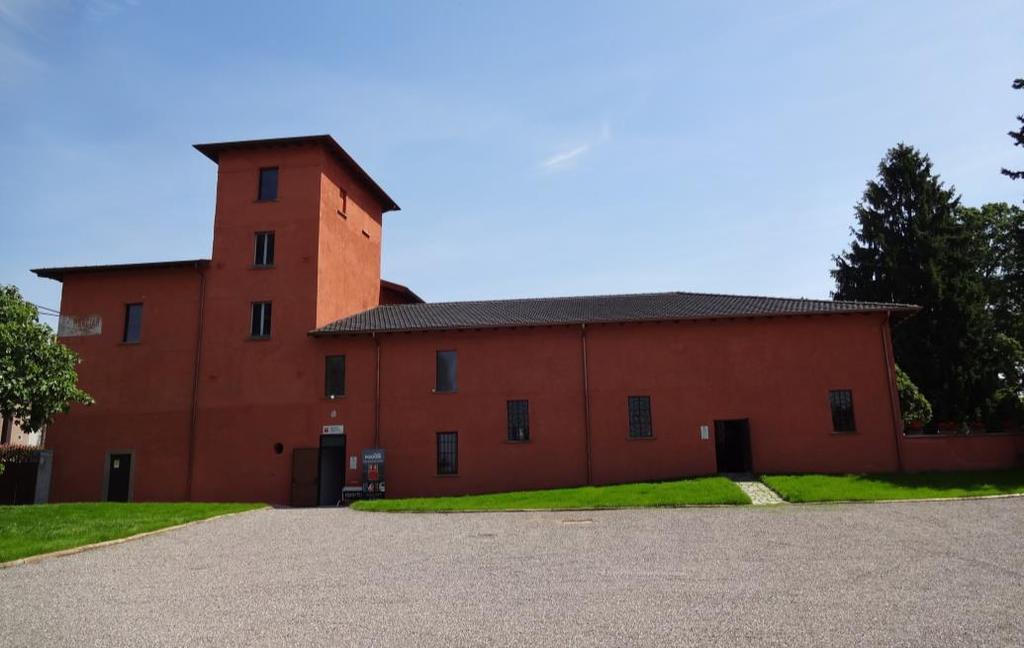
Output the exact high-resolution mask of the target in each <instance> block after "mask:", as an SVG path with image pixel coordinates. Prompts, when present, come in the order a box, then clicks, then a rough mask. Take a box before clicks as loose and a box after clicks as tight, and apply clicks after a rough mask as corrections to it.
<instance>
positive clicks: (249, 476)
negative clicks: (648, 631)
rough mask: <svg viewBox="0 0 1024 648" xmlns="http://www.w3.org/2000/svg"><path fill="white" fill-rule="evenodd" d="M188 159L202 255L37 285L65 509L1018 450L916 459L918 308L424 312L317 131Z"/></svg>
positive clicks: (374, 190)
mask: <svg viewBox="0 0 1024 648" xmlns="http://www.w3.org/2000/svg"><path fill="white" fill-rule="evenodd" d="M196 148H197V149H198V150H199V151H200V152H201V153H203V154H204V155H206V156H207V157H208V158H210V159H211V160H212V161H213V162H215V163H216V164H217V166H218V182H217V204H216V215H215V219H214V237H213V254H212V256H211V258H210V259H195V260H189V261H175V262H161V263H144V264H131V265H108V266H89V267H74V268H45V269H38V270H35V271H34V272H35V273H36V274H37V275H39V276H41V277H49V278H52V279H56V280H58V281H61V282H63V295H62V299H61V313H62V320H61V330H60V334H61V336H62V338H63V341H64V342H65V343H66V344H68V345H69V346H71V347H72V348H73V349H75V350H76V351H77V352H78V353H79V354H80V355H81V357H82V364H81V365H80V376H81V384H82V386H83V387H84V388H85V389H86V390H87V391H89V392H90V393H91V394H92V395H93V397H94V398H95V399H96V404H95V405H92V406H90V407H79V406H76V407H74V408H73V409H72V411H71V412H70V413H68V414H66V415H63V416H60V417H59V418H58V419H57V420H56V421H55V422H54V424H53V425H52V426H51V427H50V429H49V430H48V432H47V437H46V444H47V446H48V447H49V448H52V449H53V451H54V463H53V485H52V495H53V499H55V500H58V501H61V500H63V501H67V500H96V499H106V498H110V499H124V498H130V499H134V500H190V499H191V500H224V501H227V500H232V501H242V500H260V501H266V502H272V503H281V504H284V503H289V502H293V503H297V504H314V503H317V501H319V502H321V503H333V502H335V501H337V500H338V498H339V497H340V496H341V491H342V488H343V487H347V488H349V489H359V488H361V487H362V486H363V479H364V472H363V471H364V465H363V463H362V452H363V450H367V449H375V448H381V449H383V450H384V451H385V453H386V463H385V468H386V480H385V482H386V488H387V493H388V495H389V496H406V495H440V494H455V493H473V492H484V491H501V490H510V489H524V488H548V487H557V486H572V485H580V484H588V483H591V484H607V483H615V482H628V481H638V480H658V479H668V478H674V477H680V476H684V475H702V474H709V473H715V472H718V471H744V470H753V471H756V472H791V471H795V472H804V471H821V472H840V471H842V472H845V471H857V472H874V471H895V470H899V469H901V468H903V467H904V466H905V465H906V464H907V462H908V460H909V461H910V462H911V463H913V466H912V467H913V468H915V469H920V468H926V467H933V466H936V465H939V464H942V467H959V466H961V465H962V466H963V467H968V466H970V467H974V466H982V465H1001V464H1003V463H1006V461H1007V459H1006V457H1009V456H1011V455H1012V454H1013V453H1012V452H1010V451H1009V450H1008V449H1007V448H1008V446H1007V447H1003V446H998V447H997V446H993V448H992V449H989V450H986V449H981V450H978V449H977V448H973V447H972V449H971V451H970V452H971V453H973V454H971V456H970V458H969V460H965V462H958V461H959V460H958V459H957V457H958V456H959V455H958V453H957V451H955V450H952V451H950V450H942V449H938V450H936V449H935V448H929V449H928V450H927V452H926V453H925V455H927V456H924V455H921V453H920V452H917V451H915V450H913V449H908V447H907V445H906V444H907V440H906V439H905V438H904V437H903V435H902V425H901V424H900V413H899V404H898V400H897V397H896V392H895V386H894V381H893V361H892V352H891V345H890V339H889V327H890V324H891V323H892V321H893V320H894V319H895V318H898V317H902V316H906V315H908V314H911V313H912V311H913V310H914V308H913V307H910V306H905V305H898V304H875V303H855V302H834V301H814V300H802V299H773V298H765V297H737V296H724V295H706V294H693V293H661V294H639V295H617V296H597V297H572V298H555V299H525V300H506V301H483V302H461V303H429V304H428V303H423V302H422V300H421V299H419V298H418V297H417V296H416V295H415V294H414V293H413V292H411V291H410V290H409V289H407V288H405V287H404V286H401V285H398V284H394V283H390V282H388V281H383V280H382V279H381V276H380V259H381V240H382V234H383V222H384V214H386V213H389V212H393V211H397V210H398V206H397V205H396V204H395V202H394V201H393V200H392V199H391V198H390V197H389V196H388V194H387V193H385V192H384V190H383V189H381V187H380V186H378V185H377V184H376V183H375V182H374V181H373V179H371V178H370V176H369V175H368V174H367V173H366V172H365V171H363V169H361V168H360V167H359V165H358V164H356V162H355V161H354V160H353V159H352V158H351V157H350V156H349V155H348V154H347V153H346V152H345V151H344V150H343V149H342V148H341V147H340V146H339V145H338V144H337V143H336V142H335V141H334V140H333V139H332V138H331V137H329V136H316V137H298V138H288V139H275V140H258V141H247V142H226V143H218V144H203V145H198V146H196ZM1009 443H1016V440H1013V441H1010V442H1009ZM908 453H910V454H914V457H907V456H905V455H907V454H908ZM918 455H921V456H924V458H921V457H920V456H918ZM914 462H916V463H914ZM373 476H374V475H371V477H373ZM378 477H379V478H382V479H383V476H382V475H381V476H378Z"/></svg>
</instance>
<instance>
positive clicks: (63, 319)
mask: <svg viewBox="0 0 1024 648" xmlns="http://www.w3.org/2000/svg"><path fill="white" fill-rule="evenodd" d="M102 332H103V318H102V317H100V316H99V315H61V316H60V321H59V322H58V324H57V336H58V337H80V336H83V335H99V334H100V333H102Z"/></svg>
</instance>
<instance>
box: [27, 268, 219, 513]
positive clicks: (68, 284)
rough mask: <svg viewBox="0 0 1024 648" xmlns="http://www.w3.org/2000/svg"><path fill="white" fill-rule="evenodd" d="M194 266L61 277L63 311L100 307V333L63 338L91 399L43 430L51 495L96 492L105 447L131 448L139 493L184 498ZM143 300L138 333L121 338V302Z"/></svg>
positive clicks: (86, 496)
mask: <svg viewBox="0 0 1024 648" xmlns="http://www.w3.org/2000/svg"><path fill="white" fill-rule="evenodd" d="M199 279H200V275H199V271H198V270H197V269H194V268H178V269H169V270H166V269H165V270H145V271H138V272H119V273H96V274H81V275H72V276H69V277H66V278H65V281H64V290H63V294H62V296H61V312H62V313H65V314H69V313H70V314H76V315H99V316H100V318H101V322H102V324H101V333H100V334H99V335H87V336H76V337H65V338H63V339H62V342H64V344H66V345H68V346H69V347H71V348H72V349H74V350H75V351H76V352H78V354H79V356H80V357H81V359H82V362H81V364H80V365H79V366H78V373H79V382H80V384H81V385H82V386H83V387H84V388H85V389H86V390H87V391H88V392H89V394H90V395H92V397H93V398H94V399H95V401H96V403H95V404H94V405H90V406H81V405H76V406H73V407H72V409H71V412H70V413H68V414H65V415H61V416H58V417H57V419H56V420H55V421H54V423H53V424H52V425H51V426H50V427H49V429H48V430H47V434H46V446H47V447H48V448H52V449H53V451H54V465H53V483H52V491H51V492H52V493H53V497H54V498H55V499H56V500H94V499H102V498H103V493H102V490H103V471H104V467H105V462H106V454H107V452H109V451H112V450H131V449H134V450H135V451H136V455H135V459H134V461H135V470H136V475H139V476H143V475H145V476H146V477H144V478H142V477H140V478H139V479H137V480H136V481H135V483H134V488H133V494H134V498H135V499H137V500H182V499H187V492H186V489H185V476H186V467H187V448H188V445H187V442H188V429H189V418H190V412H191V402H192V389H191V387H192V375H193V366H194V359H195V344H196V332H197V323H198V322H197V317H198V305H199ZM129 303H142V304H143V320H142V335H141V339H140V341H139V342H138V343H137V344H126V343H124V342H122V340H123V335H124V317H125V305H126V304H129Z"/></svg>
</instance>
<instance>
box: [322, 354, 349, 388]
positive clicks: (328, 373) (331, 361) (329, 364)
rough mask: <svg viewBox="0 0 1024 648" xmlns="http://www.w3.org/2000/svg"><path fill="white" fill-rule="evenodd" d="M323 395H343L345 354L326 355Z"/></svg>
mask: <svg viewBox="0 0 1024 648" xmlns="http://www.w3.org/2000/svg"><path fill="white" fill-rule="evenodd" d="M325 364H326V367H325V377H324V395H325V396H327V397H328V398H334V397H335V396H344V395H345V356H343V355H334V356H327V361H326V363H325Z"/></svg>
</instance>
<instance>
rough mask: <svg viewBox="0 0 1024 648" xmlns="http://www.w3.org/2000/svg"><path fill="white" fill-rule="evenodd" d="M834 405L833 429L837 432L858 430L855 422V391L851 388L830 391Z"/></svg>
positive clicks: (829, 395)
mask: <svg viewBox="0 0 1024 648" xmlns="http://www.w3.org/2000/svg"><path fill="white" fill-rule="evenodd" d="M828 402H829V405H830V406H831V407H832V429H833V430H834V431H835V432H856V431H857V427H856V426H855V425H854V422H853V392H852V391H850V390H849V389H833V390H832V391H830V392H829V393H828Z"/></svg>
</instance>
